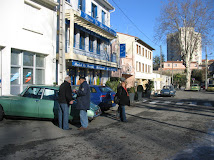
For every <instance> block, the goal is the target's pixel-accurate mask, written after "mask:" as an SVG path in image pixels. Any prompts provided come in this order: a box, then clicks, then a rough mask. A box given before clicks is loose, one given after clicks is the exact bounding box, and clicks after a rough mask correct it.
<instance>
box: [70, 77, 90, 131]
mask: <svg viewBox="0 0 214 160" xmlns="http://www.w3.org/2000/svg"><path fill="white" fill-rule="evenodd" d="M79 80H80V87H79V89H78V90H75V89H74V90H73V92H75V93H76V94H77V107H76V108H77V109H79V110H80V123H81V127H80V128H79V130H86V129H87V128H88V116H87V110H89V109H90V96H91V95H90V87H89V85H88V83H87V82H86V79H85V77H80V78H79Z"/></svg>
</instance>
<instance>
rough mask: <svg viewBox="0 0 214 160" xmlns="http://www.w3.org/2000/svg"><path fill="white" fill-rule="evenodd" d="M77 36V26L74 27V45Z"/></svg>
mask: <svg viewBox="0 0 214 160" xmlns="http://www.w3.org/2000/svg"><path fill="white" fill-rule="evenodd" d="M76 36H77V30H76V28H74V42H73V43H74V44H73V46H74V47H76Z"/></svg>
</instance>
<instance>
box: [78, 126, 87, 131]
mask: <svg viewBox="0 0 214 160" xmlns="http://www.w3.org/2000/svg"><path fill="white" fill-rule="evenodd" d="M87 129H88V127H86V128H84V127H80V128H78V130H80V131H83V130H87Z"/></svg>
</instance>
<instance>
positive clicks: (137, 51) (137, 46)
mask: <svg viewBox="0 0 214 160" xmlns="http://www.w3.org/2000/svg"><path fill="white" fill-rule="evenodd" d="M137 54H138V45H137Z"/></svg>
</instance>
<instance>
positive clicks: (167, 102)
mask: <svg viewBox="0 0 214 160" xmlns="http://www.w3.org/2000/svg"><path fill="white" fill-rule="evenodd" d="M164 103H166V104H169V103H172V102H171V101H164Z"/></svg>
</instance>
